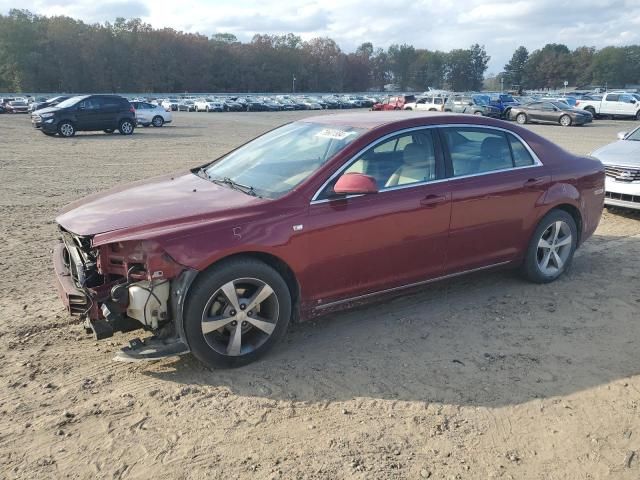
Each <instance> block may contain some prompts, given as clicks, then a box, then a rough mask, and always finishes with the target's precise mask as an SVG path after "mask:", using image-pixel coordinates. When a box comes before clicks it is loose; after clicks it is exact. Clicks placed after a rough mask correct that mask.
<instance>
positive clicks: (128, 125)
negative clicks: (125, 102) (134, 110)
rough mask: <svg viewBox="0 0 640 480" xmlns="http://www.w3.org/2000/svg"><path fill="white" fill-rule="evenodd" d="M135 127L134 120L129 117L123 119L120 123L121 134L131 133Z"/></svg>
mask: <svg viewBox="0 0 640 480" xmlns="http://www.w3.org/2000/svg"><path fill="white" fill-rule="evenodd" d="M134 129H135V126H134V125H133V122H132V121H131V120H128V119H124V120H121V121H120V125H118V131H119V132H120V135H131V134H132V133H133V130H134Z"/></svg>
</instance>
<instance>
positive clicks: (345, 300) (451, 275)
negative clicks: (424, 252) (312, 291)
mask: <svg viewBox="0 0 640 480" xmlns="http://www.w3.org/2000/svg"><path fill="white" fill-rule="evenodd" d="M509 263H511V260H507V261H504V262H498V263H492V264H490V265H485V266H482V267H477V268H472V269H470V270H463V271H461V272H454V273H449V274H447V275H442V276H440V277H434V278H429V279H427V280H421V281H419V282H414V283H408V284H406V285H400V286H397V287H391V288H385V289H383V290H377V291H375V292H369V293H365V294H362V295H357V296H355V297H350V298H343V299H341V300H335V301H333V302H328V303H323V304H320V305H316V306H314V307H313V309H314V310H322V309H325V308H330V307H335V306H336V305H342V304H344V303H349V302H357V301H360V300H365V299H367V298H371V297H375V296H377V295H384V294H387V293H393V292H397V291H400V290H404V289H406V288H413V287H419V286H420V285H428V284H430V283H435V282H439V281H441V280H446V279H449V278H455V277H459V276H461V275H466V274H467V273H474V272H481V271H482V270H488V269H490V268H496V267H501V266H503V265H507V264H509Z"/></svg>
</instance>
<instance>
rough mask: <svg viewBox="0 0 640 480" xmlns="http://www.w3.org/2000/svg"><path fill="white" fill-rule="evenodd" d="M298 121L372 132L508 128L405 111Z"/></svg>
mask: <svg viewBox="0 0 640 480" xmlns="http://www.w3.org/2000/svg"><path fill="white" fill-rule="evenodd" d="M300 121H302V122H308V123H319V124H322V125H333V126H348V127H354V128H364V129H367V130H373V129H375V128H378V127H382V126H385V125H390V124H396V123H397V124H398V125H399V126H404V125H403V124H407V126H412V125H439V124H443V123H466V124H478V125H488V126H498V127H502V128H505V127H508V126H509V125H510V124H507V125H505V122H502V121H500V120H494V119H491V118H487V117H478V116H475V115H459V114H455V113H448V112H442V113H441V112H414V111H407V110H394V111H386V112H384V111H383V112H379V111H378V112H374V111H367V112H353V113H351V112H350V113H337V114H328V115H318V116H315V117H307V118H303V119H301V120H300Z"/></svg>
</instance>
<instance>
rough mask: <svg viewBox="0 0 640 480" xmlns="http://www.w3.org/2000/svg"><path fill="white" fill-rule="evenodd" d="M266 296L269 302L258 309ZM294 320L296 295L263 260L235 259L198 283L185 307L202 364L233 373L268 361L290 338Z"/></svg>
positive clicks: (195, 351)
mask: <svg viewBox="0 0 640 480" xmlns="http://www.w3.org/2000/svg"><path fill="white" fill-rule="evenodd" d="M267 287H268V288H267ZM261 292H264V293H265V294H266V296H264V297H262V299H260V300H259V301H257V299H256V304H255V305H254V307H253V308H252V307H251V305H252V301H251V300H252V298H256V297H260V294H261ZM268 292H270V293H268ZM229 293H230V295H229ZM230 296H233V297H235V298H233V299H232V298H230ZM234 303H235V306H234ZM290 318H291V294H290V292H289V288H288V287H287V284H286V283H285V281H284V280H283V278H282V277H281V276H280V274H279V273H278V272H277V271H276V270H274V269H273V268H272V267H270V266H269V265H267V264H265V263H263V262H261V261H259V260H254V259H252V258H235V259H230V260H226V261H223V262H221V263H220V264H218V265H216V266H214V267H213V268H211V269H210V270H208V271H206V272H204V273H202V274H201V275H200V277H198V279H197V280H196V282H195V283H194V286H193V287H192V289H191V291H190V293H189V296H188V298H187V301H186V304H185V311H184V327H185V333H186V337H187V343H188V344H189V348H190V349H191V352H192V353H193V355H194V356H195V357H196V358H197V359H198V360H200V361H201V362H202V363H204V364H205V365H207V366H209V367H212V368H229V367H239V366H242V365H246V364H248V363H250V362H253V361H254V360H257V359H258V358H260V357H261V356H262V355H264V354H265V353H266V352H267V351H268V350H269V349H270V348H271V347H272V346H273V345H274V344H275V343H276V342H277V341H278V340H280V339H281V338H282V337H283V336H284V334H285V332H286V329H287V326H288V324H289V319H290ZM205 331H206V333H205ZM236 339H237V343H236V342H235V341H234V340H236Z"/></svg>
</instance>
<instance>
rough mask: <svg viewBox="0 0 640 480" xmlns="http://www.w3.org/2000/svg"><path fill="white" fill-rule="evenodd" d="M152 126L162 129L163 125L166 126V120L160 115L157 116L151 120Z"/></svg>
mask: <svg viewBox="0 0 640 480" xmlns="http://www.w3.org/2000/svg"><path fill="white" fill-rule="evenodd" d="M151 124H152V125H153V126H154V127H161V126H162V125H164V118H162V117H161V116H160V115H156V116H155V117H153V119H152V120H151Z"/></svg>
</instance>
